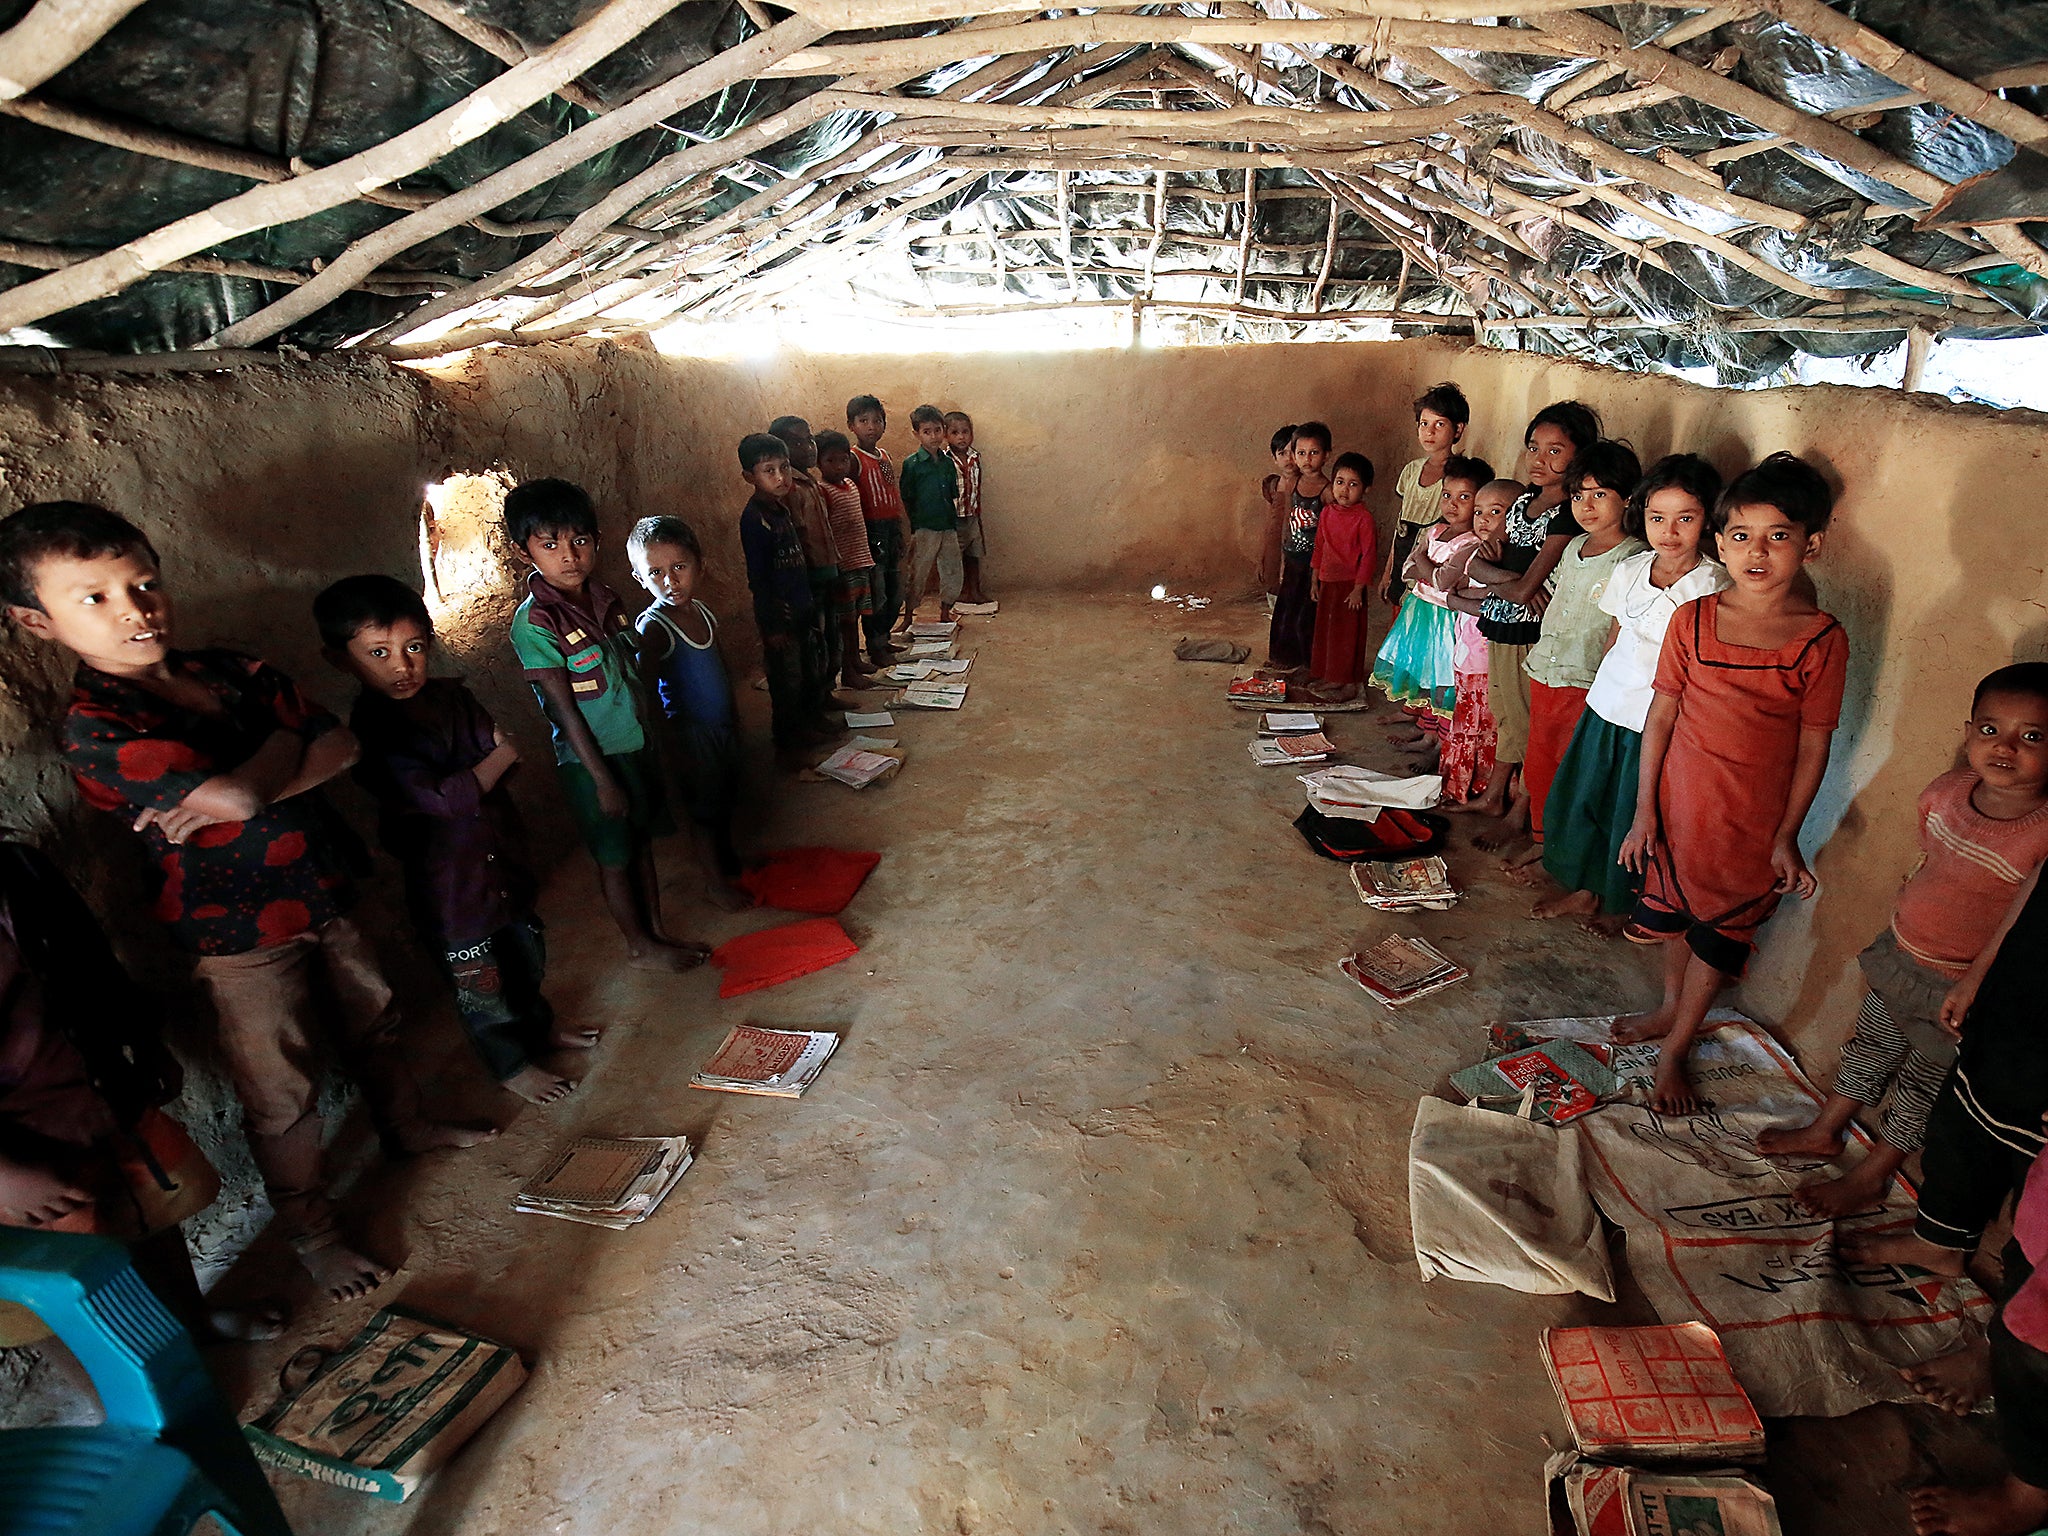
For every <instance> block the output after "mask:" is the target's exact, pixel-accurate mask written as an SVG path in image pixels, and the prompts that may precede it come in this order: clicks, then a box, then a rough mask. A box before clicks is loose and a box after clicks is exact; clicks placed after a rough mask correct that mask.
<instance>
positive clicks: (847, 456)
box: [818, 432, 875, 688]
mask: <svg viewBox="0 0 2048 1536" xmlns="http://www.w3.org/2000/svg"><path fill="white" fill-rule="evenodd" d="M818 489H819V490H820V491H822V492H823V493H824V496H825V515H826V518H827V520H828V521H829V522H830V523H831V525H832V542H833V545H834V547H835V548H836V550H837V552H838V555H839V601H838V610H839V631H840V655H841V657H842V663H841V669H840V676H839V681H840V683H841V684H842V685H843V686H845V687H848V688H861V687H865V686H866V685H867V681H868V679H869V678H871V677H873V676H874V675H875V669H874V667H872V666H871V665H869V664H868V663H867V662H865V661H863V660H862V659H861V654H860V645H861V633H862V630H861V626H862V625H864V624H865V623H866V622H867V621H868V619H869V618H870V617H872V616H873V614H874V611H875V588H874V578H875V554H874V551H873V550H872V549H870V548H869V547H868V525H867V520H866V519H865V518H863V517H862V516H861V510H860V486H859V485H858V484H856V483H855V481H854V478H853V444H851V443H850V442H848V441H847V439H846V434H845V433H844V432H820V433H819V434H818Z"/></svg>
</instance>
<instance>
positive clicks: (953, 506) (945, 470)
mask: <svg viewBox="0 0 2048 1536" xmlns="http://www.w3.org/2000/svg"><path fill="white" fill-rule="evenodd" d="M910 424H911V425H912V426H913V427H915V428H916V429H917V452H915V453H913V454H912V455H911V456H910V457H909V458H907V459H905V460H904V461H903V507H904V510H905V511H906V512H907V513H908V514H909V516H910V543H911V551H912V553H911V560H910V588H909V591H908V592H907V593H906V594H905V596H904V599H903V607H904V611H905V612H906V613H910V614H915V613H916V612H917V605H918V604H919V603H921V602H923V601H924V589H925V587H926V586H927V585H928V584H929V583H930V581H931V577H932V569H933V567H935V566H936V567H937V569H938V573H939V622H940V623H941V624H943V623H946V622H947V621H949V620H950V619H951V618H952V617H953V605H954V604H955V603H956V602H958V601H959V600H960V580H961V565H960V471H959V470H958V468H956V467H955V466H954V463H953V456H952V455H951V454H949V453H948V452H946V415H945V412H943V411H941V410H940V409H939V408H938V407H937V406H935V405H920V406H919V407H918V408H917V409H916V410H914V411H912V412H911V413H910Z"/></svg>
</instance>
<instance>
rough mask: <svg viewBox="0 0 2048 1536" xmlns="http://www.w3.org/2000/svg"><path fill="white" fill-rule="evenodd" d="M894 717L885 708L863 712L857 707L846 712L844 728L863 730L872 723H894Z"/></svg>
mask: <svg viewBox="0 0 2048 1536" xmlns="http://www.w3.org/2000/svg"><path fill="white" fill-rule="evenodd" d="M895 723H896V717H895V716H894V715H892V714H890V713H889V711H887V710H886V709H877V710H872V711H870V712H868V713H866V714H863V713H862V712H861V711H859V710H857V709H849V710H848V711H847V712H846V728H847V729H848V730H850V731H859V730H865V729H867V728H868V727H869V726H873V725H894V724H895Z"/></svg>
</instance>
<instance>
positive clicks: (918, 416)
mask: <svg viewBox="0 0 2048 1536" xmlns="http://www.w3.org/2000/svg"><path fill="white" fill-rule="evenodd" d="M926 422H931V423H932V424H933V425H935V426H941V427H943V426H944V425H945V424H946V413H945V412H944V411H942V410H940V409H939V408H938V407H937V406H936V405H920V406H919V407H918V408H917V409H916V410H914V411H912V412H911V413H910V426H911V430H912V431H915V430H916V429H917V428H919V427H921V426H923V425H924V424H925V423H926Z"/></svg>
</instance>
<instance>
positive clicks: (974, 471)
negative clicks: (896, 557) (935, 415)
mask: <svg viewBox="0 0 2048 1536" xmlns="http://www.w3.org/2000/svg"><path fill="white" fill-rule="evenodd" d="M945 424H946V453H947V454H948V456H950V457H951V459H952V460H953V467H954V469H956V470H958V471H959V473H960V597H961V600H962V601H963V602H969V603H985V602H987V601H988V594H987V593H985V592H983V591H982V588H981V562H982V560H983V559H984V558H985V557H986V556H987V554H988V537H987V535H986V534H984V533H983V532H982V524H981V450H980V449H978V448H976V447H975V446H974V418H973V417H972V416H970V415H968V414H967V413H966V412H965V411H948V412H946V417H945Z"/></svg>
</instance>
